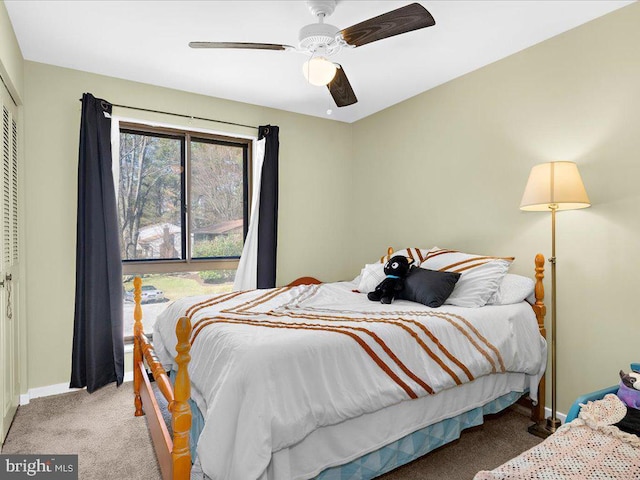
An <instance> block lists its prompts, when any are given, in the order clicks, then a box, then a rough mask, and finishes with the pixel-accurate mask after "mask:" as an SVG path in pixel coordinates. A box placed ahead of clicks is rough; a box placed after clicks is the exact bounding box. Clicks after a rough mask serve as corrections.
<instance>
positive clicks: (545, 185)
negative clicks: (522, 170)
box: [520, 162, 591, 437]
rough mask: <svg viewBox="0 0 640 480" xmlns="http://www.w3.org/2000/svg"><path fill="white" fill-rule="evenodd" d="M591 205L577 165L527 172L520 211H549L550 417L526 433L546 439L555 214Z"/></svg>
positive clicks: (550, 426) (550, 423)
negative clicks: (548, 405)
mask: <svg viewBox="0 0 640 480" xmlns="http://www.w3.org/2000/svg"><path fill="white" fill-rule="evenodd" d="M589 206H591V203H590V202H589V197H588V196H587V192H586V190H585V188H584V185H583V184H582V178H580V172H578V166H577V165H576V164H575V163H573V162H549V163H541V164H540V165H536V166H535V167H533V168H532V169H531V173H530V174H529V180H528V181H527V186H526V188H525V190H524V195H523V196H522V202H521V203H520V209H521V210H526V211H533V212H551V258H549V262H550V263H551V416H550V417H548V418H547V422H546V424H545V425H538V424H536V425H532V427H531V428H530V429H529V432H531V433H533V434H534V435H538V436H540V437H548V436H549V435H551V434H552V433H553V432H555V431H556V429H557V428H558V427H559V426H560V420H558V419H557V418H556V370H557V368H556V360H557V358H556V212H557V211H558V210H575V209H578V208H587V207H589Z"/></svg>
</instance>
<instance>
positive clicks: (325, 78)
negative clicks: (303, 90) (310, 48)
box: [302, 57, 336, 87]
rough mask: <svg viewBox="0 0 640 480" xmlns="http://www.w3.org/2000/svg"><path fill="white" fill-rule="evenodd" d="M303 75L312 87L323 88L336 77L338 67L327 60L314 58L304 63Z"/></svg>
mask: <svg viewBox="0 0 640 480" xmlns="http://www.w3.org/2000/svg"><path fill="white" fill-rule="evenodd" d="M302 73H303V74H304V78H306V79H307V81H308V82H309V83H310V84H311V85H316V86H318V87H322V86H324V85H327V84H328V83H329V82H330V81H331V80H333V77H335V76H336V66H335V64H333V63H332V62H330V61H329V60H327V59H326V58H323V57H314V58H312V59H311V60H309V61H308V62H304V64H303V65H302Z"/></svg>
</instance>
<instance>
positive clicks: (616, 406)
mask: <svg viewBox="0 0 640 480" xmlns="http://www.w3.org/2000/svg"><path fill="white" fill-rule="evenodd" d="M626 413H627V408H626V406H625V405H624V404H623V403H622V402H621V401H620V399H619V398H618V397H617V396H616V395H612V394H609V395H606V396H605V397H604V398H603V399H602V400H597V401H595V402H588V403H587V404H586V405H583V406H582V409H581V411H580V415H579V417H578V418H576V419H575V420H574V421H572V422H570V423H567V424H565V425H563V426H562V427H560V428H559V429H558V430H557V431H556V433H554V434H553V435H551V436H550V437H549V438H547V439H546V440H545V441H544V442H542V443H540V444H538V445H536V446H535V447H533V448H531V449H530V450H527V451H526V452H524V453H522V454H521V455H519V456H517V457H516V458H514V459H512V460H509V461H508V462H507V463H504V464H503V465H501V466H499V467H498V468H496V469H494V470H492V471H490V472H489V471H481V472H478V473H477V474H476V476H475V477H474V480H525V479H526V480H543V479H553V480H601V479H607V480H638V479H640V438H639V437H638V436H637V435H633V434H630V433H626V432H623V431H622V430H620V429H619V428H617V427H615V426H613V424H615V423H617V422H619V421H620V420H622V419H623V418H624V417H625V415H626Z"/></svg>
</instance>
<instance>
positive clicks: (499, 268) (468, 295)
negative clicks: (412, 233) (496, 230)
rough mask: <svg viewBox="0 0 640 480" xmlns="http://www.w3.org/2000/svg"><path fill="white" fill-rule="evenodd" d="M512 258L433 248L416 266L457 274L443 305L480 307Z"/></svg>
mask: <svg viewBox="0 0 640 480" xmlns="http://www.w3.org/2000/svg"><path fill="white" fill-rule="evenodd" d="M513 260H514V259H513V257H488V256H481V255H472V254H469V253H462V252H457V251H455V250H446V249H443V248H438V247H434V248H432V249H431V250H429V253H428V254H427V258H425V260H424V261H423V262H422V263H421V264H420V267H421V268H428V269H429V270H440V271H443V272H458V273H460V279H459V280H458V282H457V283H456V286H455V288H454V289H453V292H452V293H451V295H450V296H449V298H447V300H446V301H445V304H447V305H456V306H458V307H482V306H483V305H486V304H487V302H488V301H489V299H490V298H491V297H492V296H493V294H494V293H496V291H497V290H498V287H500V283H501V282H502V279H503V278H504V276H505V275H506V274H507V270H509V267H510V266H511V263H512V262H513Z"/></svg>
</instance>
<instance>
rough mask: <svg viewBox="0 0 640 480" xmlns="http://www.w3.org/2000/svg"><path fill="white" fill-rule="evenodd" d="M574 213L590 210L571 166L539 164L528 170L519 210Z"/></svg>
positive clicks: (572, 163)
mask: <svg viewBox="0 0 640 480" xmlns="http://www.w3.org/2000/svg"><path fill="white" fill-rule="evenodd" d="M552 206H555V208H556V209H557V210H575V209H578V208H587V207H590V206H591V202H590V201H589V197H588V196H587V191H586V190H585V188H584V185H583V183H582V178H581V177H580V172H579V171H578V166H577V165H576V164H575V163H574V162H549V163H541V164H540V165H536V166H535V167H533V168H532V169H531V173H530V174H529V180H528V181H527V186H526V188H525V189H524V195H523V196H522V201H521V202H520V210H528V211H548V210H549V208H550V207H552Z"/></svg>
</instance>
